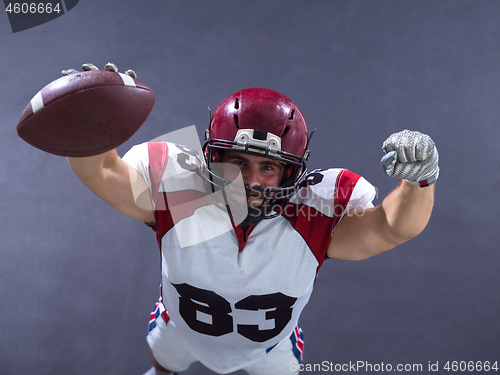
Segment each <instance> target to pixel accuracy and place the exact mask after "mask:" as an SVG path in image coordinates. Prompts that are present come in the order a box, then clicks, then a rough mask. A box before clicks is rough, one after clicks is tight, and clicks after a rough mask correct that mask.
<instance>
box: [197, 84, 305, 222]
mask: <svg viewBox="0 0 500 375" xmlns="http://www.w3.org/2000/svg"><path fill="white" fill-rule="evenodd" d="M205 139H206V142H205V145H204V146H203V150H204V153H205V157H206V162H207V166H208V170H209V173H210V175H211V178H210V180H211V183H212V184H213V185H215V186H219V187H220V182H218V183H217V182H215V181H223V182H224V184H225V183H228V181H226V180H224V178H223V177H222V176H218V175H215V174H214V171H212V169H211V167H210V165H211V164H212V163H214V162H215V163H216V162H218V161H220V153H221V152H224V151H227V150H230V151H236V152H243V153H248V154H252V155H257V156H265V157H268V158H272V159H276V160H279V161H281V162H282V163H283V164H285V166H286V168H287V173H286V175H287V177H286V178H285V179H284V181H283V182H282V184H281V186H280V187H278V188H266V189H259V188H251V189H250V187H248V186H246V187H245V189H246V191H247V196H248V194H249V191H250V190H257V191H258V193H259V194H260V196H262V197H263V199H264V203H263V204H262V206H261V207H262V208H263V209H260V210H257V211H259V212H258V213H256V212H249V217H248V218H247V220H246V222H245V223H244V224H253V223H256V222H258V221H260V220H262V219H268V218H273V217H276V216H278V215H280V214H281V212H282V211H283V209H284V207H285V206H286V204H288V201H289V199H290V198H291V197H292V195H293V194H295V192H296V190H297V188H298V185H299V183H300V182H301V181H302V179H303V177H304V174H305V170H306V164H305V162H306V160H307V158H308V156H309V151H308V150H307V145H308V139H309V135H308V130H307V124H306V121H305V119H304V116H303V115H302V112H301V111H300V109H299V108H298V107H297V106H296V105H295V103H294V102H293V101H292V100H291V99H290V98H288V97H287V96H285V95H283V94H281V93H279V92H277V91H274V90H270V89H265V88H249V89H243V90H240V91H238V92H236V93H234V94H232V95H230V96H229V97H227V98H226V99H225V100H224V101H223V102H222V103H221V104H220V105H219V106H218V107H217V109H216V110H215V112H214V114H213V117H212V118H211V121H210V128H209V129H208V130H207V131H206V133H205ZM250 210H255V209H250ZM250 216H252V218H250Z"/></svg>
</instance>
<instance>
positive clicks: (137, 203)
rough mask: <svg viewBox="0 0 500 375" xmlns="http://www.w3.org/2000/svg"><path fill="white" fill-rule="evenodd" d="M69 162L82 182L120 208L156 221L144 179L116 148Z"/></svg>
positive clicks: (136, 217) (146, 220) (148, 220)
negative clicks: (123, 158) (121, 156)
mask: <svg viewBox="0 0 500 375" xmlns="http://www.w3.org/2000/svg"><path fill="white" fill-rule="evenodd" d="M68 162H69V165H70V166H71V169H73V171H74V172H75V173H76V175H77V176H78V178H79V179H80V181H82V183H83V184H84V185H85V186H87V187H88V188H89V189H90V190H91V191H92V192H93V193H94V194H95V195H97V196H98V197H100V198H101V199H103V200H104V201H105V202H107V203H108V204H109V205H111V206H112V207H114V208H115V209H116V210H118V211H119V212H121V213H122V214H124V215H127V216H130V217H132V218H134V219H137V220H140V221H144V222H147V223H153V222H154V221H155V218H154V214H153V205H152V203H151V198H150V194H149V189H148V188H147V185H146V183H145V181H144V179H143V178H142V176H141V175H140V174H139V172H138V171H137V170H136V169H134V168H133V167H132V166H130V165H129V164H128V163H127V162H125V161H124V160H122V159H121V158H120V157H119V156H118V154H117V153H116V150H111V151H108V152H106V153H104V154H100V155H96V156H90V157H83V158H68ZM134 192H136V194H135V197H134ZM137 192H141V193H142V194H140V195H139V194H137Z"/></svg>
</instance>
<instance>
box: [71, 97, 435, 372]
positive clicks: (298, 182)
mask: <svg viewBox="0 0 500 375" xmlns="http://www.w3.org/2000/svg"><path fill="white" fill-rule="evenodd" d="M309 140H310V134H309V131H308V127H307V124H306V121H305V118H304V116H303V114H302V112H301V111H300V109H299V108H298V107H297V105H296V104H295V103H294V102H293V101H292V100H291V99H290V98H288V97H287V96H285V95H283V94H281V93H279V92H276V91H273V90H270V89H265V88H248V89H243V90H240V91H238V92H236V93H234V94H232V95H230V96H229V97H228V98H226V99H225V100H224V101H223V102H222V103H221V104H220V105H219V106H218V107H217V109H216V110H215V111H214V113H213V116H212V117H211V122H210V126H209V129H208V130H207V132H206V142H205V145H204V147H203V149H202V150H194V149H191V148H188V147H186V146H184V145H179V144H175V143H170V142H146V143H143V144H140V145H136V146H134V147H133V148H132V149H131V150H130V151H129V152H127V153H126V154H125V155H124V157H123V158H120V157H119V156H118V155H117V152H116V151H115V150H112V151H109V152H107V153H104V154H101V155H97V156H92V157H87V158H68V160H69V164H70V166H71V168H72V169H73V170H74V172H75V173H76V174H77V175H78V177H79V178H80V180H81V181H82V182H83V183H84V184H85V185H86V186H88V187H89V188H90V189H91V190H92V191H93V192H94V193H95V194H96V195H97V196H99V197H101V198H102V199H103V200H105V201H106V202H107V203H109V204H110V205H111V206H113V207H114V208H115V209H117V210H118V211H119V212H121V213H123V214H125V215H127V216H130V217H132V218H135V219H137V220H140V221H143V222H146V223H148V225H149V226H151V228H152V229H153V230H154V231H155V233H156V236H157V239H158V245H159V248H160V253H161V270H162V284H161V293H160V298H159V300H158V302H157V303H156V305H155V307H154V309H153V311H152V313H151V316H150V320H149V333H148V335H147V342H148V344H149V346H150V348H151V352H152V359H153V365H154V366H153V367H152V368H151V369H150V370H149V371H148V372H147V373H146V374H147V375H154V374H168V373H173V372H182V371H184V370H186V369H187V368H188V367H189V366H190V365H191V364H192V363H194V362H196V361H200V362H201V363H203V364H204V365H205V366H206V367H208V368H210V369H211V370H213V371H214V372H217V373H222V374H224V373H229V372H234V371H237V370H240V369H243V370H244V371H246V372H247V373H248V374H251V375H264V374H297V373H298V370H297V368H298V364H300V363H302V357H303V349H304V341H303V335H302V331H301V328H300V325H299V317H300V314H301V312H302V310H303V308H304V306H305V305H306V304H307V302H308V300H309V297H310V295H311V293H312V289H313V286H314V283H315V281H316V276H317V273H318V271H319V269H320V267H321V265H322V264H323V262H324V261H325V260H327V259H330V258H333V259H344V260H362V259H366V258H369V257H372V256H374V255H377V254H380V253H382V252H385V251H387V250H390V249H392V248H394V247H395V246H397V245H398V244H401V243H403V242H405V241H408V240H410V239H411V238H413V237H415V236H416V235H418V234H419V233H420V232H421V231H422V230H423V229H424V228H425V226H426V224H427V222H428V220H429V217H430V215H431V211H432V207H433V203H434V190H435V185H434V183H435V182H436V180H437V178H438V175H439V167H438V153H437V149H436V147H435V145H434V142H433V141H432V140H431V138H430V137H429V136H427V135H425V134H422V133H419V132H416V131H409V130H404V131H401V132H398V133H395V134H393V135H391V136H390V137H388V138H387V140H386V141H385V142H384V143H383V150H384V152H385V156H384V157H383V158H382V162H381V164H382V167H383V170H384V171H385V173H386V174H387V175H389V176H392V177H396V178H398V179H401V181H400V183H399V185H398V186H397V187H396V188H395V189H394V190H393V191H392V192H391V193H390V194H389V195H388V196H387V197H386V198H385V199H384V200H383V202H382V204H380V205H379V206H376V207H374V205H373V203H372V201H373V199H374V197H375V188H374V187H373V186H372V185H371V184H370V183H369V182H368V181H366V180H365V179H364V178H363V177H361V176H359V175H357V174H355V173H353V172H351V171H349V170H346V169H342V168H332V169H314V170H310V171H308V170H307V169H306V162H307V158H308V156H309ZM235 171H236V172H235ZM137 191H139V192H141V194H137ZM242 212H243V214H242ZM292 364H296V365H295V366H293V365H292Z"/></svg>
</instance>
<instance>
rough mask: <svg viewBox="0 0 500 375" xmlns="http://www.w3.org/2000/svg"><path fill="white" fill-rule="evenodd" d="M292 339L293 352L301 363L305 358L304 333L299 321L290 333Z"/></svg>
mask: <svg viewBox="0 0 500 375" xmlns="http://www.w3.org/2000/svg"><path fill="white" fill-rule="evenodd" d="M290 340H291V341H292V350H293V354H294V355H295V357H296V358H297V361H298V362H299V364H301V363H302V360H303V359H304V334H303V333H302V329H301V328H300V324H299V322H297V326H296V327H295V329H294V331H293V333H292V334H291V335H290Z"/></svg>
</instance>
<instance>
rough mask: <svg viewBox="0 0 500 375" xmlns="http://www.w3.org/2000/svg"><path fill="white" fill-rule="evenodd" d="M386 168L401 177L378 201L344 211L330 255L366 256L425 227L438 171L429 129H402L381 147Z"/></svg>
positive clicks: (342, 256)
mask: <svg viewBox="0 0 500 375" xmlns="http://www.w3.org/2000/svg"><path fill="white" fill-rule="evenodd" d="M383 149H384V151H385V152H386V153H387V154H386V155H385V156H384V158H382V166H383V168H384V170H385V172H386V173H387V174H388V175H389V176H392V177H397V178H401V179H403V180H402V181H401V183H400V184H399V186H398V187H397V188H396V189H394V190H393V191H392V192H391V193H390V194H389V195H388V196H387V197H386V198H385V199H384V201H383V202H382V204H381V205H380V206H377V207H374V208H370V209H367V210H365V211H364V212H362V213H360V212H357V213H355V214H350V215H347V216H345V217H344V218H343V219H342V220H341V222H340V223H339V224H338V226H337V228H336V229H335V231H334V232H333V235H332V240H331V242H330V246H329V248H328V256H329V257H330V258H337V259H345V260H362V259H366V258H369V257H372V256H374V255H377V254H380V253H382V252H384V251H387V250H390V249H392V248H394V247H395V246H397V245H399V244H401V243H403V242H406V241H408V240H410V239H412V238H413V237H415V236H417V235H418V234H419V233H421V232H422V231H423V230H424V228H425V227H426V225H427V223H428V221H429V218H430V215H431V212H432V207H433V205H434V191H435V185H433V184H434V182H435V181H436V180H437V178H438V176H439V167H438V165H437V163H438V153H437V150H436V148H435V146H434V142H433V141H432V140H431V139H430V138H429V137H428V136H427V135H425V134H421V133H418V132H409V131H402V132H400V133H396V134H393V135H392V136H391V137H389V138H388V139H387V140H386V141H385V142H384V146H383Z"/></svg>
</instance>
